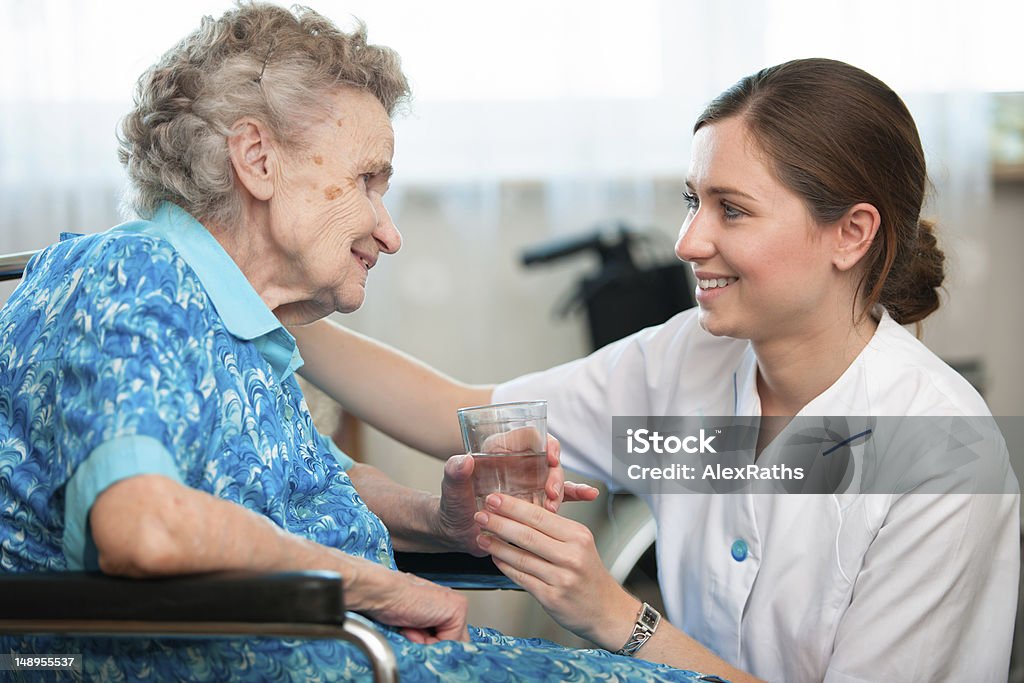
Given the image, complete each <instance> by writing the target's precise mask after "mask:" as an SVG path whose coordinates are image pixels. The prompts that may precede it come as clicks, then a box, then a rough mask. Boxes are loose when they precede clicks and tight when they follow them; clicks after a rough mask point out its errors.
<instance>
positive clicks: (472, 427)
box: [459, 401, 548, 510]
mask: <svg viewBox="0 0 1024 683" xmlns="http://www.w3.org/2000/svg"><path fill="white" fill-rule="evenodd" d="M547 415H548V404H547V401H523V402H519V403H496V404H493V405H487V406H476V407H473V408H461V409H459V426H461V427H462V443H463V445H464V446H465V448H466V452H467V453H469V454H470V455H472V456H473V461H474V462H473V489H474V492H475V494H476V507H477V509H478V510H480V509H482V508H483V504H484V499H485V498H486V497H487V495H488V494H490V493H505V494H508V495H510V496H514V497H516V498H520V499H522V500H526V501H529V502H531V503H533V504H534V505H542V504H543V503H544V498H545V494H544V482H545V481H547V476H548V462H547V443H548V426H547Z"/></svg>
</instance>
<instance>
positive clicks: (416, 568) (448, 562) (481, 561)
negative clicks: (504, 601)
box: [395, 552, 523, 590]
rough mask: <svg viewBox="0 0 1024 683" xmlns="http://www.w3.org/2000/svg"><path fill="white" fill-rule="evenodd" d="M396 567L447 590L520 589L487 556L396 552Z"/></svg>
mask: <svg viewBox="0 0 1024 683" xmlns="http://www.w3.org/2000/svg"><path fill="white" fill-rule="evenodd" d="M395 564H397V565H398V568H399V569H400V570H402V571H403V572H409V573H410V574H416V575H417V576H420V577H422V578H424V579H427V580H429V581H433V582H434V583H439V584H441V585H443V586H448V587H449V588H459V589H462V590H495V589H497V590H523V589H522V588H521V587H520V586H518V585H516V584H515V583H513V582H512V580H511V579H509V578H508V577H507V576H505V575H504V574H502V573H501V570H499V569H498V568H497V567H496V566H495V565H494V562H493V561H492V560H491V558H490V557H489V556H487V557H474V556H472V555H468V554H466V553H408V552H396V553H395Z"/></svg>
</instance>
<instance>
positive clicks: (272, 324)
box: [115, 202, 302, 381]
mask: <svg viewBox="0 0 1024 683" xmlns="http://www.w3.org/2000/svg"><path fill="white" fill-rule="evenodd" d="M118 229H121V230H126V231H131V232H139V233H144V234H149V235H153V236H155V237H160V238H162V239H165V240H167V241H168V242H170V243H171V245H172V246H173V247H174V248H175V250H176V251H177V252H178V253H179V254H180V255H181V257H182V258H183V259H184V260H185V262H186V263H188V265H189V266H191V267H192V270H194V271H195V273H196V275H197V276H198V277H199V281H200V282H202V283H203V287H204V288H205V289H206V293H207V295H208V296H209V297H210V301H212V302H213V305H214V308H216V309H217V313H218V314H220V317H221V318H222V319H223V320H224V326H225V327H227V329H228V332H230V333H231V334H233V335H234V336H235V337H237V338H239V339H242V340H244V341H251V342H253V344H255V345H256V348H257V350H258V351H259V352H260V355H262V356H263V358H264V359H265V360H266V361H267V362H268V363H269V364H270V367H271V368H273V370H274V374H275V375H276V376H277V380H278V381H283V380H284V379H285V378H286V377H288V376H289V375H290V374H292V373H293V372H295V371H296V370H298V369H299V368H300V367H302V356H300V355H299V350H298V347H297V346H296V345H295V338H294V337H293V336H292V335H291V334H290V333H289V332H288V330H286V329H285V328H284V326H283V325H281V321H280V320H278V319H277V317H276V316H275V315H274V314H273V313H272V312H271V310H270V309H269V308H267V305H266V304H265V303H263V299H261V298H260V296H259V294H257V293H256V290H255V289H253V288H252V285H251V284H249V281H248V280H247V279H246V277H245V275H244V274H242V271H241V270H240V269H239V268H238V265H237V264H236V263H235V262H234V261H233V260H232V258H231V257H230V256H229V255H228V253H227V252H226V251H224V248H223V247H222V246H221V245H220V243H219V242H218V241H217V240H216V239H215V238H214V237H213V235H211V234H210V231H209V230H207V229H206V227H205V226H203V224H202V223H200V222H199V221H197V220H196V219H195V218H193V217H192V216H191V215H190V214H189V213H188V212H187V211H185V210H184V209H182V208H181V207H179V206H177V205H175V204H172V203H170V202H164V203H163V204H161V205H160V208H159V209H157V211H156V213H155V214H153V217H152V218H151V219H150V220H148V221H142V222H133V223H127V224H125V225H123V226H119V227H118V228H115V230H118Z"/></svg>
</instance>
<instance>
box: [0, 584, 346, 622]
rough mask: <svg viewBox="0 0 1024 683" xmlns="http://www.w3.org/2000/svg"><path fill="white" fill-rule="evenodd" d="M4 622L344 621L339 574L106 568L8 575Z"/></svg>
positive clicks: (0, 588) (2, 587)
mask: <svg viewBox="0 0 1024 683" xmlns="http://www.w3.org/2000/svg"><path fill="white" fill-rule="evenodd" d="M0 593H2V594H3V595H4V599H3V600H2V601H0V620H105V621H122V620H126V621H158V622H159V621H183V622H184V621H188V622H236V623H253V622H272V623H281V624H288V623H304V624H341V623H344V621H345V603H344V598H343V593H342V585H341V577H340V576H338V574H335V573H333V572H292V573H280V574H265V573H252V572H225V573H216V574H201V575H194V576H174V577H167V578H159V579H128V578H121V577H113V576H107V575H105V574H102V573H100V572H52V573H33V574H7V575H3V576H0Z"/></svg>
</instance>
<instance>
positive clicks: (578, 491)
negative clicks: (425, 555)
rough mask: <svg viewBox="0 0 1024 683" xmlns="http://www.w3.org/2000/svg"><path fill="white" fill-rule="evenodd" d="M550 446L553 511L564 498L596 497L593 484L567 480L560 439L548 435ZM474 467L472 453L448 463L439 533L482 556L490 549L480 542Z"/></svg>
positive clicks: (550, 504)
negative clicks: (482, 546) (482, 545)
mask: <svg viewBox="0 0 1024 683" xmlns="http://www.w3.org/2000/svg"><path fill="white" fill-rule="evenodd" d="M547 445H548V448H547V456H548V478H547V481H546V482H545V484H544V492H545V494H546V500H545V501H544V507H545V508H546V509H548V510H550V511H551V512H557V511H558V508H559V507H560V506H561V504H562V502H563V500H565V501H592V500H594V499H596V498H597V496H598V490H597V489H595V488H594V487H593V486H588V485H587V484H576V483H573V482H571V481H565V472H564V471H563V470H562V465H561V462H560V460H559V455H560V452H561V446H560V445H559V443H558V439H556V438H555V437H553V436H550V435H548V444H547ZM473 466H474V462H473V457H472V456H470V455H454V456H452V457H451V458H449V459H448V462H446V463H445V466H444V478H443V479H442V481H441V502H440V514H439V519H438V524H439V527H440V528H439V530H438V536H439V538H443V539H446V545H448V546H449V547H450V548H451V549H452V550H456V551H460V552H468V553H470V554H472V555H476V556H478V557H480V556H483V555H486V554H487V550H486V549H484V548H481V547H480V546H479V545H478V544H477V536H479V534H480V526H479V525H478V524H477V522H476V520H475V519H474V518H473V515H474V513H476V497H475V493H474V491H473Z"/></svg>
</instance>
